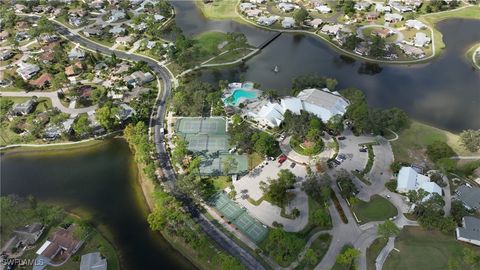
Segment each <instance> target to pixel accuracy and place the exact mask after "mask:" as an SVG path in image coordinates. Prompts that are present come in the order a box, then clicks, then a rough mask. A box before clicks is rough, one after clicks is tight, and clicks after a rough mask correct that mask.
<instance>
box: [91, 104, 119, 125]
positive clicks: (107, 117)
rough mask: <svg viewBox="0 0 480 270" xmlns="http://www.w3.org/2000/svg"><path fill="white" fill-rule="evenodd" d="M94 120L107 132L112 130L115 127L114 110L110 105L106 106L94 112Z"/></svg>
mask: <svg viewBox="0 0 480 270" xmlns="http://www.w3.org/2000/svg"><path fill="white" fill-rule="evenodd" d="M95 118H96V119H97V120H98V122H99V123H100V125H102V127H104V128H105V129H107V130H108V131H111V130H113V128H114V127H115V110H114V108H112V107H111V105H110V104H107V105H105V106H103V107H101V108H98V109H97V110H96V111H95Z"/></svg>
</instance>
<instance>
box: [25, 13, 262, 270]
mask: <svg viewBox="0 0 480 270" xmlns="http://www.w3.org/2000/svg"><path fill="white" fill-rule="evenodd" d="M29 16H30V17H36V18H38V17H39V16H32V15H29ZM53 22H55V23H56V24H57V33H59V34H61V35H63V36H65V37H66V38H67V39H69V40H70V41H72V42H75V43H79V44H81V45H82V46H84V47H86V48H88V49H90V50H94V51H99V52H101V53H104V54H107V55H111V54H112V53H115V55H116V56H117V57H118V58H121V59H126V60H129V61H144V62H146V63H147V65H148V66H149V67H150V68H151V69H152V70H153V71H154V72H155V73H156V75H157V76H158V77H159V78H161V79H162V84H163V85H162V89H163V91H162V95H161V97H160V98H159V99H158V100H157V101H156V106H157V110H156V113H154V114H153V121H152V125H153V129H154V140H155V148H156V150H157V153H158V159H159V165H160V167H161V168H162V170H163V173H164V180H165V185H166V187H167V189H169V190H170V191H172V192H173V194H174V195H176V196H177V198H179V199H180V200H181V201H182V202H183V203H184V206H185V207H186V208H187V210H188V211H189V212H190V213H191V214H192V216H193V218H194V219H195V220H196V221H197V223H198V224H199V225H200V227H201V228H202V229H203V231H204V232H205V233H206V234H207V235H208V236H209V237H210V238H212V239H213V240H214V241H215V242H216V244H217V245H219V246H220V247H222V248H223V249H224V250H226V251H227V252H228V253H230V254H231V255H232V256H234V257H236V258H238V259H239V260H240V261H241V262H242V263H243V264H244V265H245V266H246V267H247V268H248V269H265V268H264V267H263V266H262V264H261V263H260V262H258V260H257V259H256V258H255V257H253V256H252V255H250V254H249V253H248V252H247V251H245V250H244V249H243V248H242V247H240V246H239V245H238V244H236V243H235V242H234V241H233V240H232V239H230V238H229V237H228V236H226V235H225V234H224V233H223V232H222V231H220V230H219V229H218V228H217V227H216V226H215V225H214V224H212V223H211V222H210V221H209V220H208V219H207V218H206V217H205V216H204V215H203V214H202V213H201V212H200V211H199V210H198V208H197V207H196V206H195V204H194V203H193V202H192V201H191V200H189V198H187V197H185V196H181V195H179V194H176V193H175V192H174V187H175V180H176V176H175V173H174V172H173V169H172V166H171V163H170V159H169V157H168V154H167V152H166V150H165V146H164V144H163V139H164V135H163V134H162V133H161V132H160V128H162V127H163V125H164V119H165V113H166V106H165V102H166V100H167V98H168V96H169V95H170V91H171V88H172V80H173V76H172V75H171V73H170V72H169V71H168V70H167V69H166V68H165V67H164V66H162V65H161V64H160V63H159V62H158V61H156V60H154V59H151V58H148V57H143V56H140V55H136V54H129V53H126V52H123V51H117V50H112V49H110V48H107V47H104V46H102V45H100V44H97V43H95V42H92V41H90V40H88V39H86V38H83V37H81V36H79V35H78V34H75V33H72V32H71V31H70V30H69V29H68V28H66V27H64V26H63V25H61V24H59V23H58V22H56V21H53Z"/></svg>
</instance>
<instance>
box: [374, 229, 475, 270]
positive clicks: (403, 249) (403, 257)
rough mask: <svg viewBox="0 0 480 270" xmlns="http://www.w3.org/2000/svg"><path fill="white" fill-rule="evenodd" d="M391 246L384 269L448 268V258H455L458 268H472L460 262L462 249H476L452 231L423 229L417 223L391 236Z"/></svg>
mask: <svg viewBox="0 0 480 270" xmlns="http://www.w3.org/2000/svg"><path fill="white" fill-rule="evenodd" d="M395 248H396V249H398V250H400V252H396V251H395V250H394V251H392V252H391V253H390V255H389V256H388V258H387V260H386V262H385V264H384V265H383V269H384V270H438V269H448V260H449V259H455V260H457V261H458V262H459V263H460V265H459V268H458V269H462V270H473V268H471V267H468V266H467V265H465V264H464V263H463V249H464V248H470V249H472V250H476V251H477V252H478V253H479V254H480V250H479V249H478V248H475V247H474V246H472V245H467V244H464V243H461V242H459V241H457V240H455V238H454V236H453V235H446V234H443V233H441V232H438V231H427V230H424V229H422V228H420V227H405V228H404V229H403V230H402V231H401V233H400V235H399V236H398V237H397V239H396V240H395Z"/></svg>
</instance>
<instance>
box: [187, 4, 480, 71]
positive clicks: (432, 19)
mask: <svg viewBox="0 0 480 270" xmlns="http://www.w3.org/2000/svg"><path fill="white" fill-rule="evenodd" d="M201 5H205V4H203V3H195V6H196V7H197V8H198V9H199V11H200V13H201V15H202V16H203V17H204V18H206V19H208V20H231V21H235V22H239V23H242V24H245V25H251V26H253V27H255V28H259V29H263V30H267V31H271V32H281V33H292V34H303V35H305V34H307V35H312V36H313V37H314V38H316V39H319V40H322V41H323V42H325V43H326V44H327V45H328V46H329V47H330V48H331V49H333V50H334V51H335V52H337V53H339V54H342V55H345V56H348V57H352V58H354V59H356V60H361V61H367V62H370V63H378V64H392V65H406V66H410V65H418V64H426V63H428V62H430V61H431V60H434V59H436V58H438V57H440V56H441V55H442V52H443V50H444V49H445V48H446V45H445V43H444V41H443V35H442V33H441V32H440V31H439V30H438V29H437V27H436V25H437V23H439V22H441V21H444V20H448V19H472V20H479V19H480V18H477V17H473V16H470V15H464V14H460V15H457V14H454V15H450V16H449V15H447V16H446V17H443V14H445V13H451V12H462V11H463V10H464V9H479V8H480V6H479V5H467V6H463V7H459V8H457V9H452V10H446V11H441V12H436V13H427V14H422V15H420V16H419V18H417V19H418V20H421V21H423V22H424V23H426V24H427V25H428V28H429V29H430V31H431V34H432V40H433V42H432V46H433V47H432V54H431V55H429V56H427V57H424V58H421V59H413V60H399V61H391V60H381V59H372V58H370V57H364V56H360V55H357V54H355V53H354V52H350V51H347V50H345V49H343V48H342V47H340V46H339V45H337V44H335V43H333V42H332V41H330V40H329V39H327V38H325V37H323V36H322V35H321V34H319V33H316V32H315V31H313V32H312V31H309V30H303V29H291V30H289V29H276V28H272V27H267V26H262V25H258V24H256V23H255V22H253V21H251V20H248V19H247V18H245V17H244V16H243V15H242V14H240V13H239V12H238V10H237V6H238V2H237V3H236V5H235V16H231V17H225V18H223V17H222V18H217V17H215V16H211V15H209V14H208V13H207V12H205V11H204V9H205V7H203V6H201Z"/></svg>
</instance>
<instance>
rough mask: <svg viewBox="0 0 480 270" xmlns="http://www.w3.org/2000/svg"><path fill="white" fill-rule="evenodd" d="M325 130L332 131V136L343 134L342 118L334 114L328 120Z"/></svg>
mask: <svg viewBox="0 0 480 270" xmlns="http://www.w3.org/2000/svg"><path fill="white" fill-rule="evenodd" d="M326 126H327V128H328V129H329V130H331V131H333V134H340V133H342V132H343V129H344V127H343V116H341V115H340V114H336V115H334V116H332V117H331V118H330V119H328V121H327V124H326Z"/></svg>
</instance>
